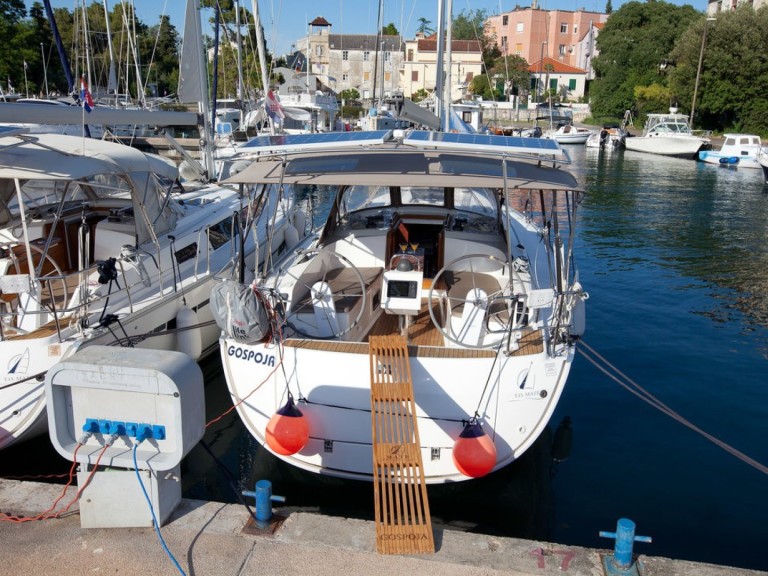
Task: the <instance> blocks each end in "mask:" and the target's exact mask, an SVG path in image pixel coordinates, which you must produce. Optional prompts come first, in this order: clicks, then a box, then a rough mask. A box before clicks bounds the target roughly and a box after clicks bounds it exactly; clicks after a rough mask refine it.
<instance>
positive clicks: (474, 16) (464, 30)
mask: <svg viewBox="0 0 768 576" xmlns="http://www.w3.org/2000/svg"><path fill="white" fill-rule="evenodd" d="M487 19H488V16H487V12H486V11H485V10H475V11H472V10H462V11H461V13H460V14H459V15H458V16H455V17H454V19H453V22H452V25H451V26H452V27H451V35H452V37H453V39H454V40H479V41H480V47H481V49H482V51H483V68H484V69H485V70H488V69H490V68H491V67H492V66H493V62H494V61H495V60H496V59H497V58H498V57H499V56H501V51H499V48H498V46H496V40H495V39H494V38H492V37H491V36H489V35H488V34H487V33H486V31H485V21H486V20H487Z"/></svg>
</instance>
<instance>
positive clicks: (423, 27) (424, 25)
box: [416, 16, 435, 36]
mask: <svg viewBox="0 0 768 576" xmlns="http://www.w3.org/2000/svg"><path fill="white" fill-rule="evenodd" d="M418 22H419V27H418V28H416V32H418V33H419V34H424V36H429V35H430V34H434V33H435V29H434V28H432V26H430V24H432V22H431V21H430V20H427V19H426V18H424V17H423V16H422V17H421V18H419V20H418Z"/></svg>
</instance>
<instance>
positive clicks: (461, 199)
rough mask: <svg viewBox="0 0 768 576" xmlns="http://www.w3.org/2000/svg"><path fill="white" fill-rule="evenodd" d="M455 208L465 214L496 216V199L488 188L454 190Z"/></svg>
mask: <svg viewBox="0 0 768 576" xmlns="http://www.w3.org/2000/svg"><path fill="white" fill-rule="evenodd" d="M453 206H454V208H456V209H457V210H462V211H464V212H474V213H475V214H482V215H484V216H494V217H495V216H496V198H495V196H494V194H493V192H491V191H490V190H489V189H488V188H454V190H453Z"/></svg>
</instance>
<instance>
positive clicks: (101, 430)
mask: <svg viewBox="0 0 768 576" xmlns="http://www.w3.org/2000/svg"><path fill="white" fill-rule="evenodd" d="M83 432H90V433H91V434H103V435H104V436H111V435H112V434H116V435H118V436H127V437H128V438H137V439H138V440H139V441H140V442H143V441H144V440H149V439H155V440H165V438H166V435H165V426H163V425H162V424H148V423H146V422H140V423H137V422H121V421H119V420H106V419H104V418H86V419H85V424H83Z"/></svg>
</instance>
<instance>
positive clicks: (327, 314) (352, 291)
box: [275, 248, 366, 339]
mask: <svg viewBox="0 0 768 576" xmlns="http://www.w3.org/2000/svg"><path fill="white" fill-rule="evenodd" d="M315 258H319V259H320V260H321V261H322V264H323V266H322V275H321V276H320V277H319V278H318V277H317V276H316V275H313V277H312V280H309V279H308V278H307V275H304V274H299V275H298V276H297V275H296V273H294V271H293V270H294V268H295V266H296V265H297V264H301V265H302V269H305V268H306V266H304V264H305V263H306V262H309V261H311V260H314V259H315ZM334 263H335V264H340V265H337V266H333V264H334ZM344 270H350V271H351V276H352V278H344V279H342V280H339V276H340V275H341V273H342V271H344ZM286 278H289V279H291V280H293V282H294V283H295V285H296V286H297V287H303V288H305V289H306V291H307V293H308V294H309V298H310V299H311V305H312V307H313V309H314V310H315V314H314V316H312V318H314V321H315V323H314V324H312V323H311V322H307V319H306V316H307V314H304V316H303V317H302V318H301V319H299V315H298V312H297V310H296V308H297V307H299V308H301V307H303V304H305V303H306V299H305V298H304V297H302V298H301V301H300V302H292V306H291V308H290V309H289V310H287V311H286V321H287V322H288V323H289V324H290V326H291V327H292V328H293V329H294V330H295V331H296V332H298V333H299V334H301V335H302V336H305V337H307V338H320V339H323V338H341V337H342V336H344V335H345V334H347V333H348V332H350V331H351V330H352V329H353V328H354V327H355V326H357V325H358V324H359V323H360V320H361V319H362V317H363V313H364V312H365V303H366V295H365V292H366V288H365V280H364V279H363V275H362V274H361V273H360V270H358V269H357V266H355V265H354V264H352V262H351V261H350V260H349V258H347V257H346V256H342V255H341V254H339V253H338V252H334V251H333V250H327V249H324V248H316V249H309V250H298V251H297V252H296V253H295V254H294V255H293V257H291V258H290V259H289V260H288V261H287V262H286V263H285V264H283V265H282V266H281V267H280V270H279V271H278V273H277V276H276V278H275V289H276V290H277V291H278V292H279V291H280V285H281V284H282V283H283V281H284V280H285V279H286ZM334 289H335V290H336V291H334ZM294 292H295V289H294ZM342 302H343V304H344V305H345V307H346V308H348V309H349V310H355V309H356V308H357V309H358V311H357V315H356V316H355V318H354V319H353V320H352V321H351V322H349V325H348V326H347V327H346V328H341V327H339V325H338V323H337V321H336V318H335V315H336V314H337V310H338V306H337V305H338V304H339V303H342ZM330 304H333V305H332V306H331V305H330ZM297 324H298V325H297ZM329 331H330V333H329Z"/></svg>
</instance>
